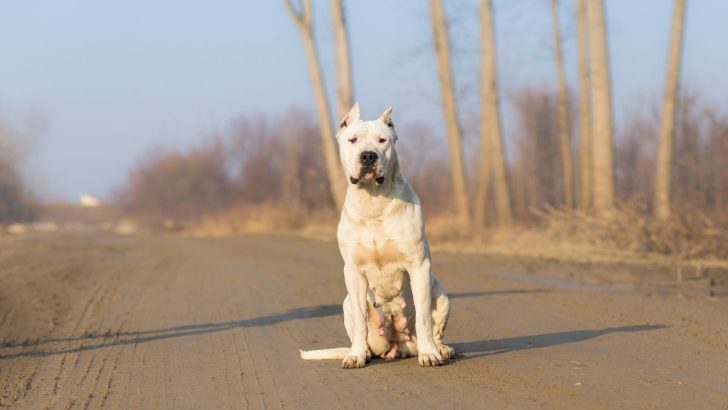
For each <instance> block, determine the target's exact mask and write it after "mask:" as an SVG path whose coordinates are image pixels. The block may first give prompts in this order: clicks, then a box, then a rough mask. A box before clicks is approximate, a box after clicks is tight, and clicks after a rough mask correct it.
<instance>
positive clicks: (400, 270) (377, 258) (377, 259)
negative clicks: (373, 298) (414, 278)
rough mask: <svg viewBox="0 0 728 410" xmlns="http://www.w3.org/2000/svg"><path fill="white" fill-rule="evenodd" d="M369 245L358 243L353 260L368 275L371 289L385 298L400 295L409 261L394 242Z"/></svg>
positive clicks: (387, 241)
mask: <svg viewBox="0 0 728 410" xmlns="http://www.w3.org/2000/svg"><path fill="white" fill-rule="evenodd" d="M368 245H369V246H367V245H365V244H363V243H358V244H357V245H356V246H355V247H354V252H353V254H352V259H353V261H354V264H355V265H356V266H357V268H359V270H360V271H362V272H364V274H365V275H366V278H367V281H368V282H369V288H370V289H372V291H374V293H375V294H377V295H378V296H380V297H383V298H393V297H395V296H398V295H400V294H401V292H402V282H403V277H404V272H405V264H406V261H407V258H406V257H405V254H404V253H403V252H402V250H401V249H400V248H399V247H398V246H397V244H396V243H395V241H393V240H385V241H382V242H372V243H370V244H368Z"/></svg>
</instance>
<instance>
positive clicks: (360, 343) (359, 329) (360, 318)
mask: <svg viewBox="0 0 728 410" xmlns="http://www.w3.org/2000/svg"><path fill="white" fill-rule="evenodd" d="M344 280H345V281H346V291H347V292H348V294H349V297H348V299H347V300H348V301H349V311H350V313H351V319H352V329H351V334H350V337H351V350H349V354H347V355H346V357H345V358H344V360H343V361H342V362H341V367H343V368H344V369H355V368H358V367H364V365H365V364H366V357H367V349H368V347H367V322H366V321H367V318H366V311H367V286H368V283H367V280H366V278H365V277H364V275H363V274H362V273H361V272H360V271H359V270H358V269H356V268H355V267H354V266H353V265H352V264H348V263H347V264H346V265H345V266H344Z"/></svg>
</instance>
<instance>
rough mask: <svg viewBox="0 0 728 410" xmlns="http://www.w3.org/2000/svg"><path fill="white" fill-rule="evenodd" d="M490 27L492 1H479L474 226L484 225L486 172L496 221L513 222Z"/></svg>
mask: <svg viewBox="0 0 728 410" xmlns="http://www.w3.org/2000/svg"><path fill="white" fill-rule="evenodd" d="M493 32H494V29H493V3H492V1H491V0H481V1H480V41H481V45H480V47H481V48H480V49H481V57H480V59H481V64H482V68H481V83H480V92H481V97H480V98H481V102H480V104H481V112H480V146H481V151H482V153H481V164H480V184H479V186H478V197H477V201H476V209H475V223H476V226H478V227H482V226H484V225H485V215H486V204H487V202H488V190H489V184H490V175H491V172H492V175H493V185H494V186H493V187H494V191H495V196H496V198H495V203H496V212H497V215H498V223H499V224H500V225H510V224H511V223H512V222H513V211H512V209H511V189H510V184H509V182H508V170H507V167H506V161H505V152H504V151H505V150H504V145H503V135H502V133H501V122H500V112H499V107H498V78H497V68H496V57H495V56H496V52H495V38H494V34H493Z"/></svg>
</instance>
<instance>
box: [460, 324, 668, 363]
mask: <svg viewBox="0 0 728 410" xmlns="http://www.w3.org/2000/svg"><path fill="white" fill-rule="evenodd" d="M666 327H668V326H666V325H632V326H619V327H607V328H604V329H595V330H571V331H568V332H556V333H544V334H542V335H532V336H519V337H509V338H505V339H492V340H479V341H474V342H463V343H452V344H450V346H451V347H452V348H453V349H455V351H456V352H457V354H458V360H468V359H474V358H476V357H480V356H488V355H493V354H500V353H508V352H513V351H518V350H527V349H538V348H541V347H549V346H557V345H562V344H567V343H576V342H582V341H584V340H589V339H594V338H596V337H599V336H603V335H607V334H610V333H632V332H645V331H649V330H655V329H663V328H666Z"/></svg>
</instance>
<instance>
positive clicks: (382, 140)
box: [379, 138, 387, 144]
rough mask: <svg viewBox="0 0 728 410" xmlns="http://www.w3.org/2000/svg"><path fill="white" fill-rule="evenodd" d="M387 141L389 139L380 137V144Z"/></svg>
mask: <svg viewBox="0 0 728 410" xmlns="http://www.w3.org/2000/svg"><path fill="white" fill-rule="evenodd" d="M385 142H387V140H386V139H384V138H380V139H379V143H380V144H384V143H385Z"/></svg>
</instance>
